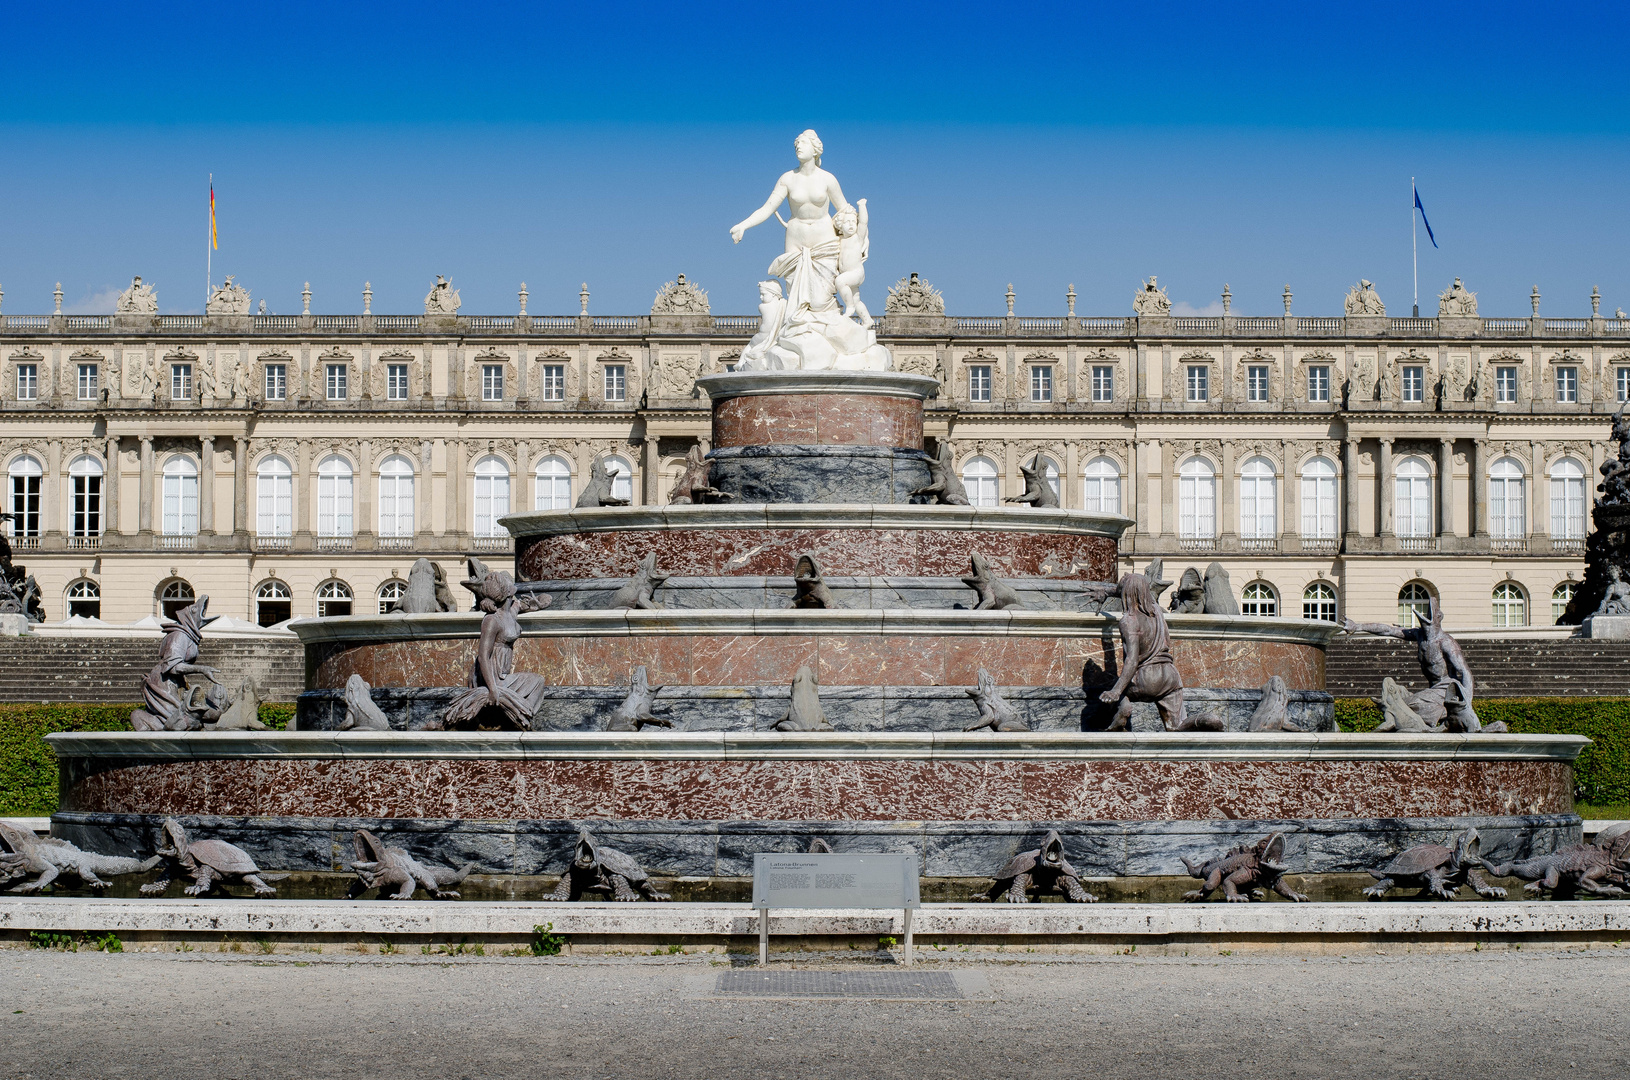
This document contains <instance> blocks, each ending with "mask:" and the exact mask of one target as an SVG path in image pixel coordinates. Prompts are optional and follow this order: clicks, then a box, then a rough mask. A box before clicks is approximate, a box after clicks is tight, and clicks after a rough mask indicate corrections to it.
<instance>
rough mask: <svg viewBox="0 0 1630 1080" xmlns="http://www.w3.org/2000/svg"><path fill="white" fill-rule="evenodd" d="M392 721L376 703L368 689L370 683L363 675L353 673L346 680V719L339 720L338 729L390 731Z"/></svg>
mask: <svg viewBox="0 0 1630 1080" xmlns="http://www.w3.org/2000/svg"><path fill="white" fill-rule="evenodd" d="M390 729H391V722H390V721H389V720H388V719H386V718H385V713H384V711H383V710H382V709H380V707H379V706H378V705H375V704H374V699H373V695H372V694H371V693H369V691H368V684H367V682H365V681H364V680H363V678H362V676H361V675H352V676H351V677H350V678H349V679H346V680H345V719H344V720H341V721H340V722H339V725H338V727H337V728H336V729H335V730H337V731H353V730H354V731H389V730H390Z"/></svg>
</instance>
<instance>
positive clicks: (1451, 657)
mask: <svg viewBox="0 0 1630 1080" xmlns="http://www.w3.org/2000/svg"><path fill="white" fill-rule="evenodd" d="M1427 613H1428V617H1427V618H1426V619H1425V620H1422V619H1421V618H1420V617H1419V616H1418V615H1417V616H1416V620H1415V621H1416V625H1415V626H1411V627H1408V628H1405V627H1402V626H1389V625H1387V624H1386V623H1357V622H1354V621H1353V620H1351V619H1343V620H1342V624H1341V626H1342V629H1343V630H1345V631H1346V632H1347V633H1349V634H1374V635H1376V636H1377V637H1390V638H1398V639H1399V640H1401V641H1411V642H1414V643H1415V645H1416V649H1417V656H1418V659H1419V660H1420V665H1421V674H1422V675H1424V676H1426V681H1427V688H1426V689H1425V690H1422V691H1421V692H1420V693H1418V694H1412V695H1410V697H1409V708H1410V709H1411V710H1413V711H1414V712H1415V713H1417V714H1419V716H1420V718H1421V719H1422V720H1423V721H1424V722H1425V723H1426V725H1427V727H1428V728H1431V727H1433V726H1434V725H1436V724H1437V723H1438V722H1440V721H1443V722H1444V723H1446V725H1447V727H1448V729H1449V730H1450V731H1464V732H1469V733H1475V732H1478V731H1488V732H1499V731H1505V730H1506V725H1505V723H1504V722H1503V721H1501V722H1499V723H1494V724H1489V725H1488V726H1487V727H1484V726H1483V724H1482V723H1481V722H1480V721H1479V720H1478V719H1477V712H1476V710H1475V709H1473V707H1472V697H1473V691H1474V687H1475V681H1474V680H1473V678H1472V673H1471V669H1470V668H1469V667H1467V666H1466V654H1465V653H1464V652H1462V651H1461V649H1460V643H1459V642H1458V641H1456V640H1455V639H1454V638H1452V637H1450V636H1449V634H1448V633H1446V632H1445V631H1444V629H1443V610H1442V608H1440V607H1439V606H1438V600H1437V597H1435V596H1433V597H1429V598H1428V600H1427ZM1385 700H1386V694H1385V690H1384V688H1383V708H1384V707H1385V704H1384V703H1385ZM1405 719H1406V720H1407V718H1405Z"/></svg>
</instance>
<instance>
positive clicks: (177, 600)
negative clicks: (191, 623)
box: [158, 578, 198, 619]
mask: <svg viewBox="0 0 1630 1080" xmlns="http://www.w3.org/2000/svg"><path fill="white" fill-rule="evenodd" d="M197 599H198V597H197V596H196V595H194V594H193V591H192V585H191V583H189V582H186V581H183V580H182V579H181V578H173V579H172V580H171V581H170V582H169V583H168V584H166V585H165V586H164V587H163V588H162V589H160V590H159V594H158V607H159V612H160V613H161V614H162V615H163V616H164V617H165V618H166V619H173V618H175V616H176V613H177V612H178V611H180V610H181V609H182V608H184V607H191V606H192V602H193V601H194V600H197Z"/></svg>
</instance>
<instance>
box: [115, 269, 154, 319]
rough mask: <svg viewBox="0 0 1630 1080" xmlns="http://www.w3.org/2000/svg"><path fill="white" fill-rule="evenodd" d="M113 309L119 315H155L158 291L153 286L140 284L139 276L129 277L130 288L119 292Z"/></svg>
mask: <svg viewBox="0 0 1630 1080" xmlns="http://www.w3.org/2000/svg"><path fill="white" fill-rule="evenodd" d="M113 310H114V311H115V312H116V313H118V314H120V315H157V314H158V293H156V292H154V291H153V286H151V285H144V284H142V279H141V278H139V277H135V278H131V279H130V288H128V289H126V290H125V291H124V292H122V293H120V294H119V300H118V303H116V304H114V305H113Z"/></svg>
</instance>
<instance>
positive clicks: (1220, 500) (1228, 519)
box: [1217, 440, 1239, 541]
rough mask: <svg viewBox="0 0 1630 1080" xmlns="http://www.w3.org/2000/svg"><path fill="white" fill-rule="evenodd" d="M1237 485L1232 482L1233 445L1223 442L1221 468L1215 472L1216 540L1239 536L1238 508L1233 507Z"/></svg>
mask: <svg viewBox="0 0 1630 1080" xmlns="http://www.w3.org/2000/svg"><path fill="white" fill-rule="evenodd" d="M1238 490H1239V484H1237V483H1236V482H1235V480H1234V444H1233V443H1232V442H1230V441H1227V440H1224V442H1223V451H1222V468H1221V469H1219V470H1218V472H1217V518H1218V521H1217V539H1218V540H1219V541H1220V540H1222V539H1223V538H1224V537H1232V538H1236V539H1237V538H1238V536H1239V507H1237V506H1236V505H1235V497H1236V495H1237V494H1238Z"/></svg>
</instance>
